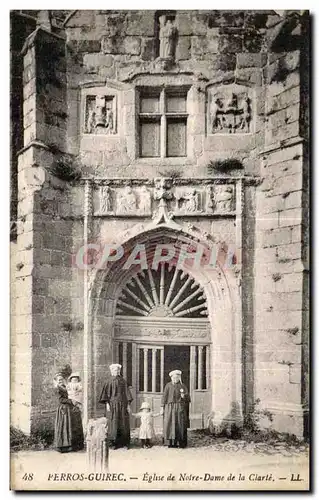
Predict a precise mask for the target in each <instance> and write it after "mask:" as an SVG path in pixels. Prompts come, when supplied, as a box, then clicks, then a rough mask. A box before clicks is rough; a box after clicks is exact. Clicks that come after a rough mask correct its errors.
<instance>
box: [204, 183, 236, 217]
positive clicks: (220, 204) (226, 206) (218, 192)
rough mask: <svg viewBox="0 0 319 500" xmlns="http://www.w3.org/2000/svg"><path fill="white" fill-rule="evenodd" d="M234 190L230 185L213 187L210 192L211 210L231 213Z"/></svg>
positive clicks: (233, 207)
mask: <svg viewBox="0 0 319 500" xmlns="http://www.w3.org/2000/svg"><path fill="white" fill-rule="evenodd" d="M234 193H235V190H234V186H233V185H231V184H224V185H217V186H214V188H213V190H212V191H211V196H212V198H211V204H210V206H211V208H212V210H213V211H214V212H216V213H219V214H222V213H231V212H233V211H234V210H235V196H234Z"/></svg>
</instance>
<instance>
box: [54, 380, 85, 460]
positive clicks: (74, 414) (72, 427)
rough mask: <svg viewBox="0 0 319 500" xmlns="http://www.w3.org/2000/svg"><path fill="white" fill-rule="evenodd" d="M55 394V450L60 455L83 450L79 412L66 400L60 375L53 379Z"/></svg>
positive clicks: (63, 383)
mask: <svg viewBox="0 0 319 500" xmlns="http://www.w3.org/2000/svg"><path fill="white" fill-rule="evenodd" d="M54 382H55V393H56V395H57V398H58V408H57V411H56V418H55V427H54V441H55V448H56V450H57V451H59V452H61V453H66V452H68V451H78V450H83V448H84V436H83V427H82V418H81V410H79V408H78V407H77V406H75V405H74V404H73V403H72V400H71V399H69V398H68V391H67V389H66V384H65V380H64V378H63V376H62V375H61V373H58V374H57V375H56V376H55V377H54Z"/></svg>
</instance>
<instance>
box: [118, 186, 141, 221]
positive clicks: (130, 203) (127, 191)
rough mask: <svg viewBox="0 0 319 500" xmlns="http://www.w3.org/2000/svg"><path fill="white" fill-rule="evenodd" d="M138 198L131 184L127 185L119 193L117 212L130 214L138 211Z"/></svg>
mask: <svg viewBox="0 0 319 500" xmlns="http://www.w3.org/2000/svg"><path fill="white" fill-rule="evenodd" d="M136 209H137V198H136V194H135V192H134V191H133V189H132V188H131V186H126V187H125V188H124V189H122V190H120V191H119V192H118V193H117V199H116V213H117V214H120V215H128V214H133V213H135V212H136Z"/></svg>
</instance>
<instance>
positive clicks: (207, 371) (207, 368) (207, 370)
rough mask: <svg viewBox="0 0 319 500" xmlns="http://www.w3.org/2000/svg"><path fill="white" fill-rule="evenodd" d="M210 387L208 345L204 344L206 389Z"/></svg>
mask: <svg viewBox="0 0 319 500" xmlns="http://www.w3.org/2000/svg"><path fill="white" fill-rule="evenodd" d="M209 388H210V346H209V345H207V346H206V389H209Z"/></svg>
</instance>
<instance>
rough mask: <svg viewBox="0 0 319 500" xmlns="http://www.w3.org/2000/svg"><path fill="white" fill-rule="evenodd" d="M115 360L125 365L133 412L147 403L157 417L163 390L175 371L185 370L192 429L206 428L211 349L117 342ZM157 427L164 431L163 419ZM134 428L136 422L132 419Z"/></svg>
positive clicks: (209, 393) (207, 347) (184, 376)
mask: <svg viewBox="0 0 319 500" xmlns="http://www.w3.org/2000/svg"><path fill="white" fill-rule="evenodd" d="M115 360H116V361H118V362H119V363H120V364H121V365H122V367H123V368H122V371H123V376H124V377H125V378H126V380H127V381H128V383H129V385H130V387H131V391H132V394H133V398H134V402H133V405H132V406H133V411H134V412H137V411H138V410H139V408H140V406H141V404H142V403H143V401H147V402H148V403H149V404H150V406H151V408H152V410H153V412H154V413H155V414H158V413H159V412H160V407H161V399H162V395H163V390H164V387H165V385H166V384H167V382H169V381H170V377H169V373H170V372H171V371H172V370H175V369H179V370H181V371H182V381H183V383H184V384H185V385H186V386H187V387H188V389H189V391H190V397H191V407H190V420H191V427H192V428H203V427H205V426H206V425H205V423H206V420H207V416H208V413H209V412H210V403H211V390H210V385H211V384H210V378H211V377H210V373H209V366H210V363H209V360H210V346H209V345H202V344H201V345H183V344H170V343H165V344H153V343H152V344H147V343H135V342H121V341H118V342H116V345H115ZM154 423H155V428H156V429H157V430H158V431H159V430H160V429H161V428H162V425H163V420H162V418H160V417H156V418H155V420H154ZM131 424H132V427H135V426H136V424H137V422H136V421H135V419H134V418H132V422H131Z"/></svg>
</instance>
